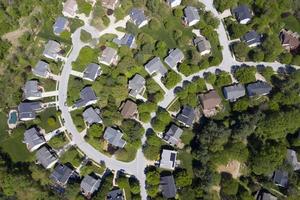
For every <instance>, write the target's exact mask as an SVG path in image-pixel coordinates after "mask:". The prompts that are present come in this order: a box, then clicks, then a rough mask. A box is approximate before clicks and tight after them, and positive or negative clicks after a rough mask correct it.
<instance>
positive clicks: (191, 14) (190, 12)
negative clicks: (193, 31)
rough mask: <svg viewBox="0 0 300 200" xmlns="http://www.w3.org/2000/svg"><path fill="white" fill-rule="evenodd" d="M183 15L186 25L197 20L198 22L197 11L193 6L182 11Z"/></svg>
mask: <svg viewBox="0 0 300 200" xmlns="http://www.w3.org/2000/svg"><path fill="white" fill-rule="evenodd" d="M184 15H185V18H186V21H187V23H190V22H192V21H194V20H198V21H199V20H200V16H199V13H198V10H197V8H195V7H193V6H187V7H186V8H185V9H184Z"/></svg>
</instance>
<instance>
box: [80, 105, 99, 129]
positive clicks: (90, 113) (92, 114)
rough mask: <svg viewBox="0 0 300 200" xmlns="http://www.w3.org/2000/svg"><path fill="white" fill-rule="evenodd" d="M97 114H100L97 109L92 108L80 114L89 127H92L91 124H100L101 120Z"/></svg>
mask: <svg viewBox="0 0 300 200" xmlns="http://www.w3.org/2000/svg"><path fill="white" fill-rule="evenodd" d="M99 114H100V110H99V109H94V108H92V107H89V108H88V109H86V110H85V111H84V112H83V113H82V116H83V119H84V121H86V122H87V123H88V124H89V125H92V124H96V123H101V122H102V119H101V117H100V116H99Z"/></svg>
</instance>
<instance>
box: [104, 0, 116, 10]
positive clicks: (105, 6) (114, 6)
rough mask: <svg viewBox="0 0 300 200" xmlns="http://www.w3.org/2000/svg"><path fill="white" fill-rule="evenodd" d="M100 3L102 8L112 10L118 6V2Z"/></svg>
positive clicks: (111, 0) (112, 0)
mask: <svg viewBox="0 0 300 200" xmlns="http://www.w3.org/2000/svg"><path fill="white" fill-rule="evenodd" d="M101 2H102V6H103V7H104V8H107V9H111V10H114V9H115V8H116V7H117V5H118V3H119V0H102V1H101Z"/></svg>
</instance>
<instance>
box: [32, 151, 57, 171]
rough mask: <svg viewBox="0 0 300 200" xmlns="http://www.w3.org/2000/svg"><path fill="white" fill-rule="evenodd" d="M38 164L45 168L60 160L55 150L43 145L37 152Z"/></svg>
mask: <svg viewBox="0 0 300 200" xmlns="http://www.w3.org/2000/svg"><path fill="white" fill-rule="evenodd" d="M36 158H37V164H41V165H42V166H43V167H44V168H45V169H50V168H52V167H53V166H54V165H55V164H56V163H57V161H58V158H57V156H56V154H55V152H54V151H52V150H51V149H49V148H47V147H46V146H43V147H42V148H40V149H39V150H37V152H36Z"/></svg>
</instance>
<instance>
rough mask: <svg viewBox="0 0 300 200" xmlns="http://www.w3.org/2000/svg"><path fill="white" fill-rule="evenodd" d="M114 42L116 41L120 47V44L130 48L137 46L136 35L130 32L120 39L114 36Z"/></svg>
mask: <svg viewBox="0 0 300 200" xmlns="http://www.w3.org/2000/svg"><path fill="white" fill-rule="evenodd" d="M113 42H114V43H116V44H117V45H118V46H119V47H120V46H127V47H129V48H135V47H136V44H135V37H134V35H132V34H130V33H125V35H124V36H123V37H122V38H121V39H119V38H114V39H113Z"/></svg>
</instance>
